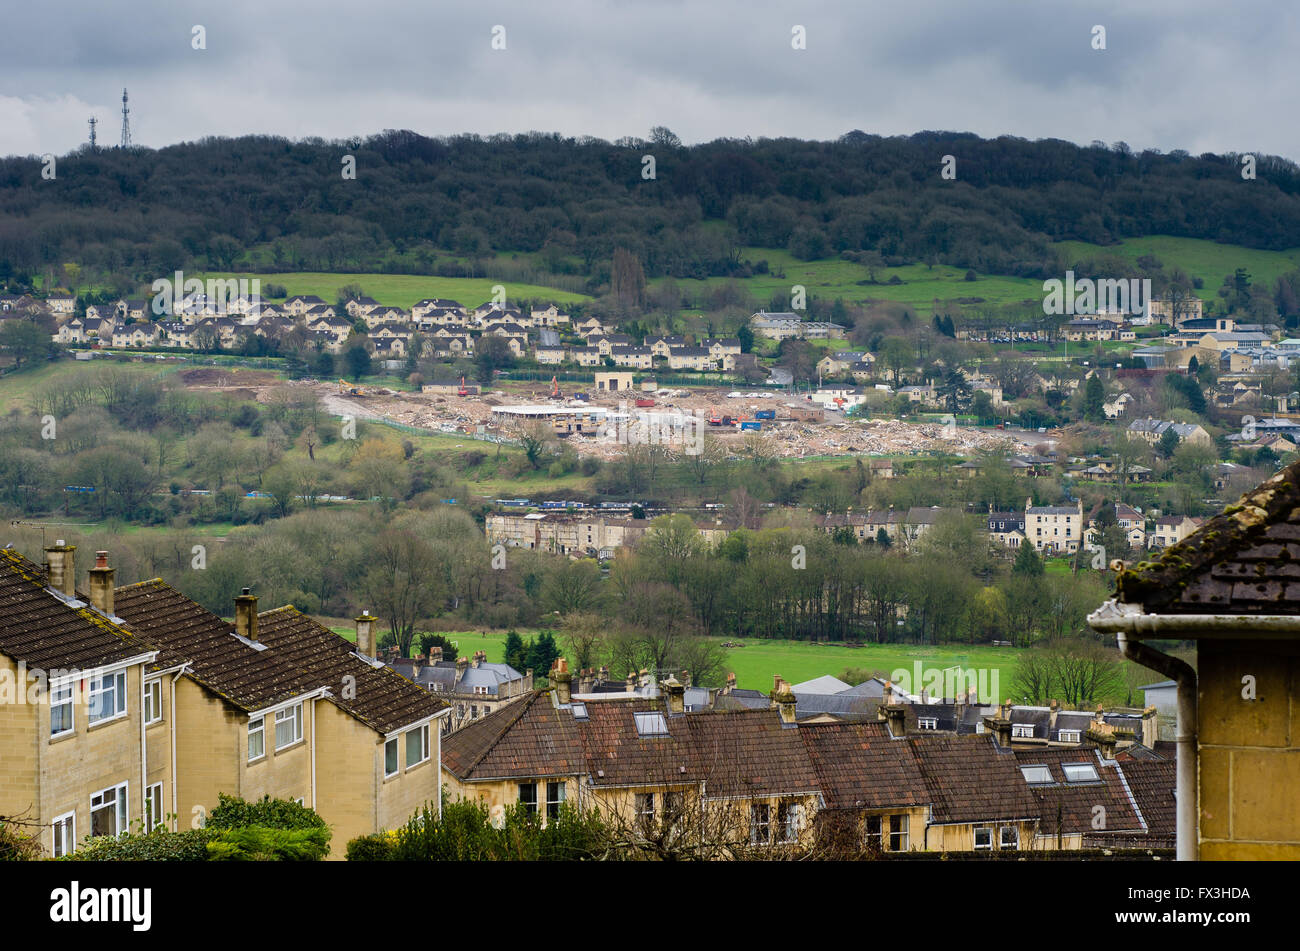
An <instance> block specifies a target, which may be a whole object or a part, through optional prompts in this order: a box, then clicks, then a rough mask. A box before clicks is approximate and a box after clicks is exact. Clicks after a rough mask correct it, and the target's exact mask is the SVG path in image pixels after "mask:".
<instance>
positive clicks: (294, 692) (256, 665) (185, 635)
mask: <svg viewBox="0 0 1300 951" xmlns="http://www.w3.org/2000/svg"><path fill="white" fill-rule="evenodd" d="M114 610H116V611H117V613H118V614H119V615H121V616H122V617H123V618H124V619H125V620H126V625H127V627H129V628H130V629H131V630H132V631H135V632H137V633H139V634H140V636H141V637H143V638H145V639H146V640H148V641H151V642H153V643H154V644H156V645H158V647H159V648H160V649H161V650H162V652H163V653H162V655H161V656H160V658H159V660H160V662H161V663H162V664H163V665H165V666H173V665H175V664H179V663H182V662H187V663H188V664H189V665H190V671H192V673H191V676H192V677H193V678H194V679H195V680H196V681H198V682H199V683H200V684H202V685H203V686H205V687H207V688H208V689H209V690H211V691H212V692H213V693H215V694H217V695H218V696H220V697H222V698H223V699H225V700H227V701H228V702H230V703H231V704H233V705H234V706H236V707H238V708H239V709H241V710H243V711H245V712H246V713H252V712H254V711H256V710H262V709H265V708H266V707H270V706H274V705H275V704H277V703H280V702H283V701H287V700H292V699H293V698H294V697H299V696H302V695H303V694H305V693H309V692H310V691H311V690H312V689H313V688H314V686H315V685H314V684H312V683H311V682H310V681H309V680H308V679H307V678H305V677H304V676H303V675H302V673H301V672H300V671H299V670H297V669H296V668H294V667H292V666H290V665H289V664H286V663H284V662H282V661H281V660H280V659H279V658H278V657H277V656H276V655H274V654H271V653H270V652H269V651H259V650H258V649H257V648H255V647H251V646H249V645H248V644H246V643H244V642H243V641H242V640H240V639H239V638H238V637H236V636H235V632H234V625H232V624H231V623H230V622H229V621H225V620H223V619H222V618H220V617H218V616H217V615H215V614H213V613H212V612H211V611H208V610H207V609H205V608H203V607H202V606H201V605H199V604H196V603H195V602H194V601H191V600H190V599H189V598H187V597H185V595H183V594H181V593H180V592H179V591H177V590H176V589H175V588H173V587H172V586H171V585H169V584H167V583H166V582H165V581H163V580H162V579H161V578H154V579H153V580H151V581H141V582H139V583H137V584H131V585H125V586H123V587H121V588H118V589H117V590H116V591H115V592H114Z"/></svg>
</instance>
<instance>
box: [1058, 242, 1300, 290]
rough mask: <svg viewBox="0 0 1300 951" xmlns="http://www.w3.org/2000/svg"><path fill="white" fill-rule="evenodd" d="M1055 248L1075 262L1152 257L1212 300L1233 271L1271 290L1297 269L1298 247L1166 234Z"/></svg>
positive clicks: (1064, 245)
mask: <svg viewBox="0 0 1300 951" xmlns="http://www.w3.org/2000/svg"><path fill="white" fill-rule="evenodd" d="M1055 247H1056V248H1057V249H1059V250H1060V251H1062V252H1063V253H1065V254H1066V255H1067V256H1069V257H1072V258H1074V259H1084V258H1089V257H1096V256H1097V255H1100V254H1109V255H1114V256H1116V257H1121V258H1124V259H1126V260H1130V261H1136V260H1137V258H1138V257H1139V256H1140V255H1143V254H1154V255H1155V256H1156V257H1157V258H1159V259H1160V261H1161V262H1162V263H1163V264H1164V266H1165V271H1166V272H1168V271H1170V270H1172V269H1173V268H1174V267H1180V268H1182V269H1183V270H1184V271H1186V272H1187V273H1188V274H1189V275H1190V276H1192V277H1199V278H1200V279H1201V280H1202V281H1204V282H1205V286H1204V287H1203V288H1201V290H1200V291H1199V292H1198V296H1199V297H1201V298H1202V299H1205V298H1207V297H1208V298H1211V299H1212V298H1213V297H1214V292H1215V291H1216V290H1217V289H1218V288H1219V285H1221V284H1222V283H1223V278H1224V276H1225V275H1227V274H1231V273H1232V272H1233V270H1234V269H1235V268H1239V267H1244V268H1245V269H1246V270H1247V271H1249V272H1250V277H1251V283H1252V284H1253V285H1255V286H1256V287H1267V288H1270V289H1271V287H1272V285H1273V282H1274V281H1276V280H1277V279H1278V278H1279V277H1281V276H1282V275H1283V274H1285V273H1286V272H1287V271H1293V270H1295V269H1296V268H1300V248H1291V249H1290V250H1287V251H1259V250H1256V249H1255V248H1243V247H1240V246H1239V245H1235V244H1216V243H1215V242H1213V241H1205V240H1202V239H1200V238H1171V237H1169V236H1168V235H1154V236H1152V237H1147V238H1129V239H1128V240H1126V241H1123V242H1121V243H1119V244H1117V245H1114V246H1111V247H1101V246H1099V245H1095V244H1085V243H1084V242H1082V241H1062V242H1060V243H1059V244H1057V245H1055Z"/></svg>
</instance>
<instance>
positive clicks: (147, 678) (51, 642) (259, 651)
mask: <svg viewBox="0 0 1300 951" xmlns="http://www.w3.org/2000/svg"><path fill="white" fill-rule="evenodd" d="M73 554H74V549H73V547H72V546H63V545H58V546H54V547H52V548H50V549H48V550H47V552H46V558H47V564H46V565H45V566H41V565H36V564H35V563H33V562H30V561H28V560H27V559H25V558H23V557H22V556H21V555H19V554H18V553H16V552H14V551H12V550H5V551H4V552H3V561H2V562H0V567H3V574H2V575H0V586H2V587H0V591H2V592H3V594H0V656H2V657H3V663H4V665H5V666H4V667H0V670H4V671H7V672H10V673H11V674H13V673H16V671H17V665H18V664H19V663H22V664H24V665H25V666H26V668H27V669H28V670H31V669H33V668H34V667H39V668H40V669H42V670H48V671H65V670H73V671H74V674H73V675H72V676H69V675H67V674H62V673H58V674H52V675H51V678H50V679H51V683H52V687H51V694H50V702H49V703H48V704H40V705H36V706H27V705H15V704H0V724H3V727H2V728H0V743H2V744H3V757H4V759H5V761H6V762H7V763H8V762H19V763H22V764H23V766H22V767H21V768H18V769H10V770H6V772H5V775H4V777H3V779H0V814H4V815H16V816H22V815H25V814H26V815H30V816H33V817H34V821H35V822H37V823H38V824H40V825H41V826H44V827H45V829H46V832H45V833H44V837H43V844H44V845H45V846H46V848H48V849H50V850H51V851H52V852H53V853H54V854H59V853H61V852H63V851H66V850H68V849H70V848H72V847H73V846H74V845H75V843H76V842H77V841H78V840H79V838H82V837H84V836H85V835H88V834H116V833H119V832H122V831H125V830H126V829H127V827H128V825H129V824H133V823H135V822H136V821H137V820H141V821H143V822H144V823H145V824H147V825H149V826H153V825H157V824H160V823H164V822H166V823H167V824H168V825H169V826H170V827H171V828H187V827H188V826H189V824H190V823H191V822H193V821H195V820H196V819H197V820H200V821H201V819H202V817H203V816H204V815H206V813H207V812H208V811H209V810H211V809H212V808H214V807H215V806H216V805H217V802H218V794H219V793H226V794H229V795H237V796H242V797H244V798H246V799H257V798H261V797H262V796H264V795H270V796H274V797H279V798H287V799H296V800H299V801H300V802H302V803H303V804H305V805H307V806H310V807H312V808H314V809H316V811H317V812H319V813H320V815H321V816H322V817H323V818H324V819H325V820H326V822H328V823H329V825H330V827H331V829H332V830H333V842H332V848H333V855H334V857H338V856H341V855H342V852H343V849H344V848H345V846H346V844H347V841H348V839H350V838H353V837H355V836H357V835H360V834H363V833H367V832H374V831H378V830H382V829H386V828H392V827H394V826H395V825H399V824H401V823H403V822H405V821H406V819H407V818H409V817H410V816H411V815H412V814H413V813H414V812H416V811H417V810H418V809H419V808H420V807H421V806H422V805H423V804H424V803H426V802H434V803H435V804H436V803H437V802H438V801H439V787H438V768H437V763H438V759H439V732H440V731H439V728H438V722H439V720H440V718H442V717H444V716H446V715H447V714H448V712H449V708H448V706H447V704H446V703H444V702H442V701H440V700H438V699H436V698H435V697H433V696H431V695H430V694H429V693H428V692H427V691H425V690H423V689H421V688H420V687H418V686H416V685H415V684H413V683H411V682H410V681H408V680H407V679H406V678H404V677H402V676H400V675H399V674H397V673H394V672H393V671H391V670H389V669H387V668H386V667H384V666H383V665H382V664H380V663H379V662H378V661H376V660H375V659H374V658H373V656H368V655H367V654H365V653H362V652H359V651H358V650H357V648H356V647H354V646H353V645H352V644H351V643H350V642H348V641H346V640H345V639H343V638H341V637H339V636H338V635H336V634H334V633H333V632H332V631H330V630H329V629H327V628H324V627H322V626H321V625H320V624H318V623H317V622H316V621H315V620H313V619H312V618H310V617H307V616H306V615H304V614H302V613H300V612H298V611H297V610H295V609H294V608H293V607H291V606H286V607H281V608H277V609H275V610H272V611H264V612H261V613H259V612H258V611H257V598H256V597H255V596H253V595H252V594H250V593H249V592H248V589H245V590H244V593H243V594H242V595H240V596H239V597H237V598H236V599H235V604H234V615H235V622H234V624H233V625H232V624H230V623H229V622H227V621H225V620H223V619H222V618H220V617H218V616H217V615H215V614H213V613H211V612H209V611H207V610H205V609H204V608H203V607H201V606H200V605H198V604H197V603H195V602H193V601H191V600H189V599H188V598H186V597H185V596H184V595H182V594H181V593H180V592H179V591H176V590H175V589H174V588H171V587H170V586H168V585H167V584H165V583H163V582H162V581H161V580H158V579H154V580H152V581H146V582H142V583H139V584H133V585H127V586H125V587H121V588H114V586H113V569H112V568H110V567H108V564H107V556H106V553H103V552H101V553H99V557H98V558H97V561H96V566H95V567H94V568H93V569H91V574H90V593H89V594H88V595H80V594H78V593H76V592H75V590H74V588H73V579H74V578H75V577H76V575H75V571H74V565H73ZM375 621H376V618H373V617H370V616H369V615H363V616H362V617H360V618H358V619H357V625H358V642H359V643H362V644H365V643H373V638H372V637H371V636H370V632H371V630H372V628H373V624H374V623H375Z"/></svg>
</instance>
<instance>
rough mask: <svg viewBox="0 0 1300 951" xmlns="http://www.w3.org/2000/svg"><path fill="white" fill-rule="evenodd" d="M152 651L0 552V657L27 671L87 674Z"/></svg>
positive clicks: (30, 566)
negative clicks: (71, 671)
mask: <svg viewBox="0 0 1300 951" xmlns="http://www.w3.org/2000/svg"><path fill="white" fill-rule="evenodd" d="M153 652H154V648H153V646H152V645H150V644H148V643H147V642H145V641H144V640H142V639H141V638H140V637H138V636H136V635H135V634H133V633H132V632H131V631H129V630H127V629H126V628H125V627H123V626H122V625H121V624H118V623H116V622H115V621H113V620H112V619H110V618H108V617H106V616H105V615H103V614H100V613H99V612H98V611H96V610H95V609H94V608H92V607H91V606H90V605H89V604H88V603H87V602H86V601H85V600H84V599H82V598H69V597H67V596H66V595H64V594H63V593H62V592H55V591H54V589H52V588H50V587H49V586H48V578H47V575H46V570H45V568H44V566H42V565H38V564H36V563H35V562H33V561H29V560H28V559H27V558H25V557H23V556H22V555H21V554H19V553H18V552H17V551H15V550H14V549H12V548H5V549H0V653H2V654H5V655H6V656H8V657H11V658H13V659H14V660H15V661H24V662H25V663H26V664H27V666H28V668H29V669H33V670H37V669H39V670H47V671H48V670H60V669H62V670H70V669H74V668H75V669H79V670H93V669H95V668H96V667H103V666H105V665H108V664H114V663H119V662H121V661H125V660H129V659H131V658H134V657H140V656H141V655H148V654H152V653H153Z"/></svg>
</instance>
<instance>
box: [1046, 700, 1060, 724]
mask: <svg viewBox="0 0 1300 951" xmlns="http://www.w3.org/2000/svg"><path fill="white" fill-rule="evenodd" d="M1047 710H1048V715H1047V724H1048V728H1049V729H1052V730H1055V729H1056V717H1057V714H1059V713H1060V712H1061V705H1060V704H1059V703H1057V702H1056V701H1055V700H1049V701H1047Z"/></svg>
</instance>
